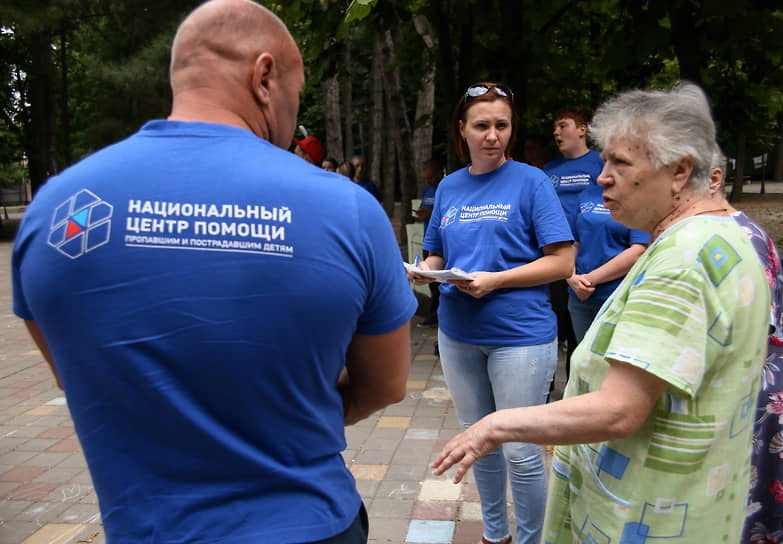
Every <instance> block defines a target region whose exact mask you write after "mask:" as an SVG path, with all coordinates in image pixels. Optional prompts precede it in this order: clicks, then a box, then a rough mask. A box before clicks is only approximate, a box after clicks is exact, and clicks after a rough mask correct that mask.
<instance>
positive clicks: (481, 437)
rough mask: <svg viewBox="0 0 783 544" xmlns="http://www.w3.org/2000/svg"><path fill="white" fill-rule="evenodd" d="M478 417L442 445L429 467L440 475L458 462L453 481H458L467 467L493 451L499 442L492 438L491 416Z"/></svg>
mask: <svg viewBox="0 0 783 544" xmlns="http://www.w3.org/2000/svg"><path fill="white" fill-rule="evenodd" d="M493 415H494V414H489V415H488V416H486V417H484V418H482V419H480V420H479V421H478V422H476V423H475V424H473V425H471V426H470V427H469V428H468V429H467V430H466V431H464V432H461V433H460V434H458V435H457V436H455V437H454V438H452V439H451V440H449V442H448V443H447V444H446V445H445V446H444V447H443V449H442V450H441V451H440V453H439V454H438V457H437V458H436V459H435V461H433V462H432V464H431V465H430V468H432V469H433V471H432V473H433V474H435V475H436V476H440V475H441V474H443V473H444V472H446V470H448V469H449V468H450V467H452V466H453V465H455V464H457V463H459V466H458V467H457V473H456V474H455V476H454V483H455V484H457V483H459V482H460V481H461V480H462V478H463V476H465V473H467V471H468V469H469V468H470V467H471V466H472V465H473V463H475V462H476V461H477V460H479V459H480V458H482V457H484V456H485V455H486V454H488V453H490V452H492V451H494V450H495V449H496V448H497V447H498V446H499V445H500V443H499V442H497V441H496V440H495V439H493V438H492V434H493V433H492V416H493Z"/></svg>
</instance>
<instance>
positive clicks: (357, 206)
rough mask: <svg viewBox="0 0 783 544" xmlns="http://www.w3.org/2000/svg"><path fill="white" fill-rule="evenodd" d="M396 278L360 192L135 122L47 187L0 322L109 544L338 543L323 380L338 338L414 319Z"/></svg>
mask: <svg viewBox="0 0 783 544" xmlns="http://www.w3.org/2000/svg"><path fill="white" fill-rule="evenodd" d="M325 176H328V177H330V179H329V180H328V183H325V182H324V181H325V180H324V177H325ZM399 260H400V255H399V250H398V248H397V244H396V241H395V240H394V237H393V234H392V231H391V229H390V228H389V225H388V219H387V218H386V217H385V215H384V214H383V211H382V209H381V208H380V206H378V205H377V204H376V203H374V202H372V197H371V196H370V195H368V194H367V193H366V191H364V190H362V189H360V188H358V187H356V186H355V185H354V184H352V183H350V182H348V181H347V180H345V181H344V182H343V181H339V178H338V177H337V176H336V175H333V174H329V173H326V172H324V171H322V170H320V169H318V168H316V167H314V166H310V165H307V164H305V163H304V162H303V161H301V160H300V159H298V158H296V157H295V156H294V155H292V154H290V153H288V152H285V151H283V150H280V149H278V148H276V147H274V146H273V145H271V144H269V143H268V142H265V141H264V140H261V139H259V138H257V137H256V136H254V135H253V134H252V133H250V132H249V131H246V130H244V129H240V128H235V127H228V126H223V125H214V124H207V123H181V122H167V121H156V122H152V123H149V124H148V125H146V126H145V127H144V128H143V129H142V131H140V133H139V134H137V135H135V136H133V137H131V138H130V139H129V140H127V141H125V142H121V143H119V144H117V145H115V146H112V147H110V148H107V149H106V150H103V151H101V152H99V153H97V154H96V155H94V156H92V157H89V158H88V159H86V160H85V161H83V162H82V163H80V164H78V165H76V166H75V167H73V168H72V169H70V170H67V171H65V172H64V173H63V174H62V175H61V176H58V177H57V178H54V179H52V180H51V181H50V182H49V183H48V184H47V186H45V187H44V188H43V189H42V190H41V191H40V194H39V195H37V197H36V199H35V201H34V203H33V204H32V205H31V207H30V208H29V210H28V212H27V214H26V217H25V220H24V222H23V224H22V226H21V228H20V232H19V237H18V240H17V245H16V249H15V253H14V266H15V275H14V279H15V285H14V287H15V311H16V312H17V313H18V314H19V315H20V316H22V317H24V318H25V319H35V321H36V323H37V325H38V326H39V327H40V329H41V330H42V332H43V333H44V336H45V337H46V340H47V342H48V346H49V348H50V350H51V352H52V356H53V358H54V361H55V362H56V364H57V370H58V372H59V374H60V377H61V378H62V381H63V385H64V387H65V390H66V393H67V396H68V401H69V406H70V408H71V411H72V415H73V418H74V422H75V425H76V429H77V432H78V434H79V438H80V440H81V441H82V445H83V448H84V451H85V456H86V457H87V460H88V464H89V466H90V470H91V473H92V475H93V480H94V482H95V485H96V491H97V493H98V496H99V499H100V502H101V511H102V514H103V518H104V526H105V528H106V531H107V536H108V537H109V538H110V539H111V540H112V542H138V541H140V540H145V539H146V540H150V541H166V542H194V541H204V542H248V541H252V539H257V540H256V541H259V542H260V541H274V540H275V539H284V540H285V541H297V540H298V541H311V540H318V539H321V538H324V536H325V535H333V534H336V533H338V532H340V531H341V530H343V529H345V527H347V526H348V524H349V523H350V522H351V521H352V520H353V518H354V516H355V515H356V512H357V510H358V508H359V505H360V499H359V496H358V494H357V493H356V490H355V485H354V482H353V479H352V477H351V475H350V473H349V472H348V470H347V469H346V468H345V466H344V463H343V460H342V457H341V455H340V452H341V451H342V449H343V448H344V447H345V441H344V432H343V425H344V420H343V399H342V398H341V396H340V394H339V393H338V389H337V381H338V376H339V374H340V372H341V370H342V369H343V367H344V366H345V363H346V351H347V350H348V346H349V345H350V343H351V340H352V338H353V337H354V335H356V334H361V335H374V334H382V333H386V332H389V331H391V330H394V329H397V328H399V327H400V326H402V325H403V324H404V323H406V322H407V321H408V319H409V318H410V316H411V314H412V313H413V311H414V310H415V300H414V299H413V297H412V295H411V294H410V289H408V287H407V282H406V280H405V274H404V272H403V269H402V267H401V266H400V267H399V269H397V268H395V267H394V266H389V265H390V264H391V263H399ZM390 293H394V294H403V296H396V297H389V296H388V295H389V294H390Z"/></svg>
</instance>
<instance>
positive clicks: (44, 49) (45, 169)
mask: <svg viewBox="0 0 783 544" xmlns="http://www.w3.org/2000/svg"><path fill="white" fill-rule="evenodd" d="M31 44H32V56H31V64H30V67H31V69H30V74H29V84H30V95H29V96H30V130H29V132H28V134H29V137H28V138H29V139H28V145H27V147H28V152H29V154H30V183H31V185H32V191H33V194H35V193H36V192H37V191H38V189H39V188H40V187H41V186H42V185H43V184H44V183H45V182H46V180H47V179H48V178H49V177H50V176H52V175H54V174H55V173H57V155H56V152H57V145H56V134H55V127H56V115H57V111H56V106H55V101H54V96H52V94H53V89H54V81H53V75H52V71H53V70H52V57H51V34H50V33H49V32H46V31H42V32H36V33H35V34H33V35H32V36H31Z"/></svg>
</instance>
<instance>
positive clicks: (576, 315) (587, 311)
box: [568, 295, 604, 342]
mask: <svg viewBox="0 0 783 544" xmlns="http://www.w3.org/2000/svg"><path fill="white" fill-rule="evenodd" d="M603 305H604V301H603V300H596V301H593V300H591V299H589V298H588V299H587V300H579V299H578V298H576V297H572V296H570V295H569V297H568V313H570V314H571V323H572V324H573V325H574V334H576V341H577V342H581V341H582V339H583V338H584V337H585V334H586V333H587V329H589V328H590V325H592V323H593V319H595V316H596V315H598V310H600V309H601V306H603Z"/></svg>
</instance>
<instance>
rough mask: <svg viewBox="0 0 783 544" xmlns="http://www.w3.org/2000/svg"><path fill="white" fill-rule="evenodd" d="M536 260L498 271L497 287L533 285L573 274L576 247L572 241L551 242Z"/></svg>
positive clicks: (550, 281)
mask: <svg viewBox="0 0 783 544" xmlns="http://www.w3.org/2000/svg"><path fill="white" fill-rule="evenodd" d="M543 250H544V255H543V256H541V257H539V258H538V259H536V260H535V261H533V262H531V263H528V264H524V265H521V266H517V267H515V268H511V269H509V270H504V271H502V272H497V283H498V285H497V287H496V288H497V289H501V288H515V287H516V288H518V287H533V286H536V285H543V284H545V283H552V282H553V281H558V280H562V279H565V278H568V277H569V276H571V274H572V273H573V271H574V249H573V246H572V245H571V242H561V243H557V244H551V245H549V246H545V247H544V248H543Z"/></svg>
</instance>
